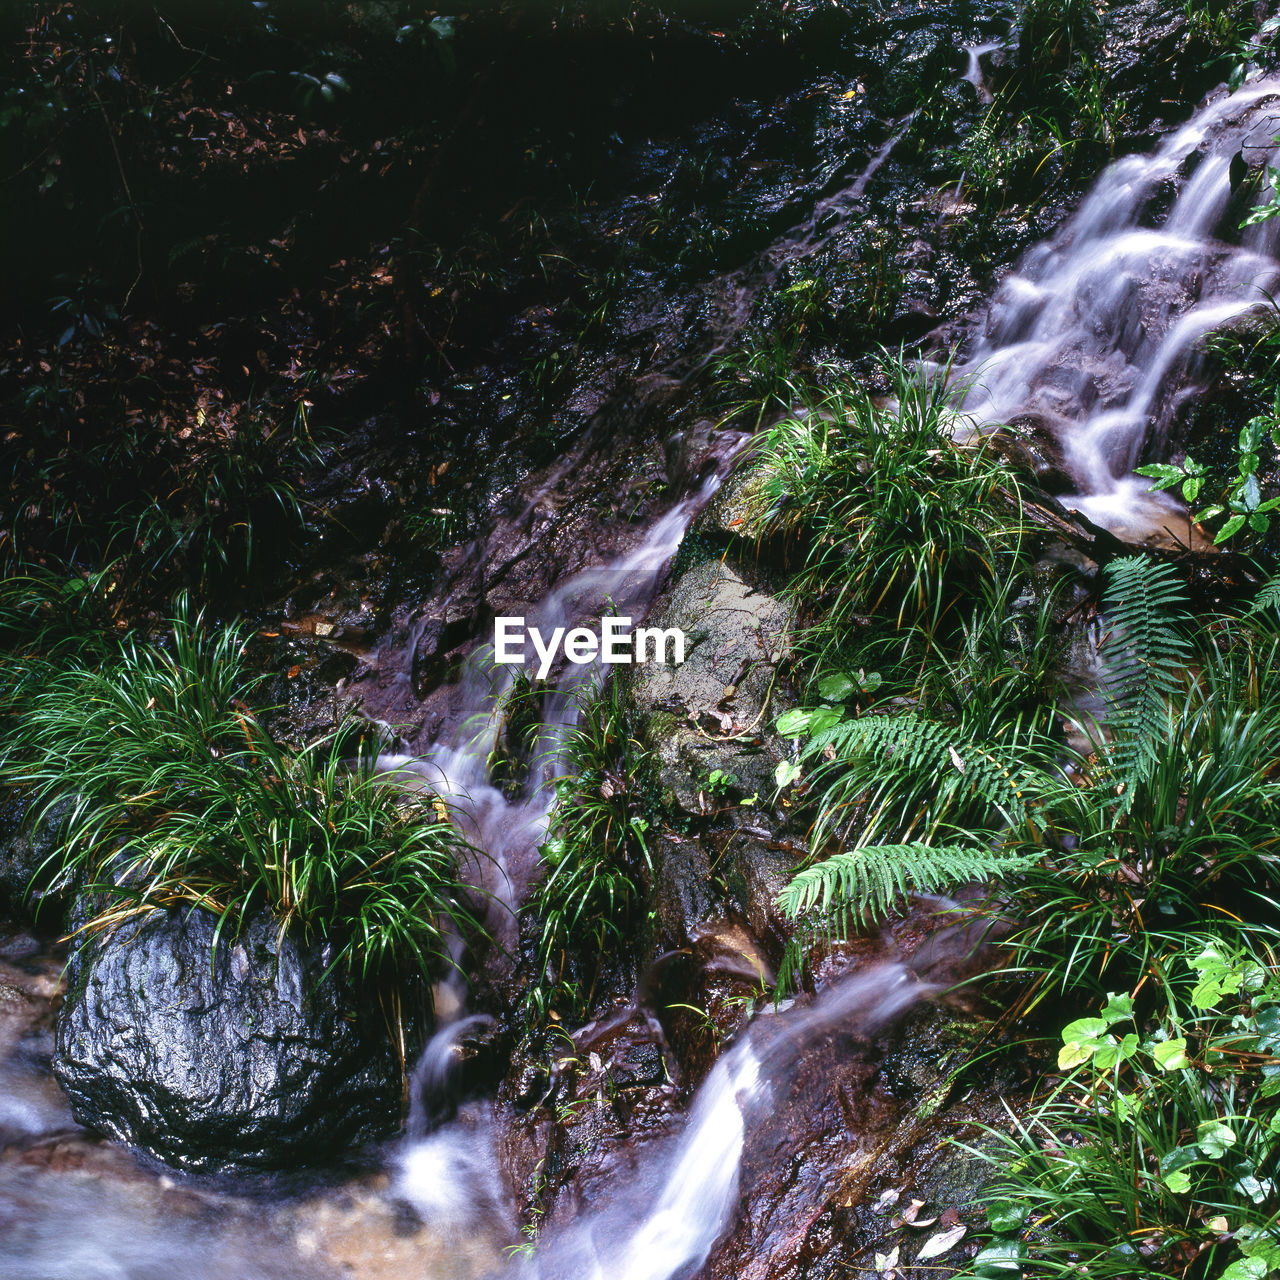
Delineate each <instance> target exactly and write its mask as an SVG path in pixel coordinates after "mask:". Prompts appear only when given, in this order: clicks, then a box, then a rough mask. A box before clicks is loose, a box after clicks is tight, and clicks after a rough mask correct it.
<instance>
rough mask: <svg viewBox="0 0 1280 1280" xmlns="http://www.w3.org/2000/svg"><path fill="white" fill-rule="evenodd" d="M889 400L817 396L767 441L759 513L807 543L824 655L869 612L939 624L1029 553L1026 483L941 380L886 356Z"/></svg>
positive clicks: (861, 391)
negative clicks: (1024, 550)
mask: <svg viewBox="0 0 1280 1280" xmlns="http://www.w3.org/2000/svg"><path fill="white" fill-rule="evenodd" d="M884 370H885V374H886V376H887V378H888V380H889V383H890V387H891V391H892V396H891V399H890V401H889V402H888V403H887V404H884V405H878V404H877V403H876V401H875V400H874V399H873V398H872V396H871V394H870V392H869V391H867V390H866V389H865V388H863V387H860V386H855V385H852V384H850V383H841V384H838V385H837V386H835V387H833V388H832V389H831V390H829V391H826V392H814V393H810V394H809V395H808V396H807V398H806V399H805V400H804V402H803V403H802V404H801V405H800V407H799V408H798V409H797V411H796V412H794V413H792V414H791V415H790V416H788V417H786V418H784V419H783V420H782V421H781V422H779V423H777V424H776V425H775V426H773V427H770V428H769V429H768V430H767V431H766V432H765V433H764V435H763V439H762V441H761V444H760V448H759V459H760V464H761V465H762V467H763V469H764V477H765V478H764V482H763V483H762V484H761V486H760V488H759V490H758V497H757V500H756V506H755V510H754V512H753V522H754V525H755V529H756V531H757V532H758V533H759V534H762V535H766V534H771V535H778V536H781V537H782V538H784V539H786V540H788V541H790V542H792V543H794V544H796V545H797V546H798V547H800V548H801V550H799V551H798V553H797V554H798V555H799V556H800V558H801V564H800V568H799V570H798V572H797V573H796V575H795V578H794V579H793V582H792V588H791V589H792V591H793V592H794V593H795V594H796V595H797V596H799V597H800V598H801V599H802V600H803V601H805V602H806V603H807V604H808V606H809V607H810V610H811V612H812V613H813V614H814V615H816V616H817V617H819V618H820V619H821V621H820V623H818V624H817V625H816V626H815V627H814V628H813V630H812V632H811V642H812V648H813V651H814V652H815V653H816V654H818V655H819V656H821V655H822V654H824V653H826V652H828V651H829V650H830V649H831V648H833V647H835V646H838V645H839V643H840V642H841V641H842V639H843V638H844V637H847V636H848V635H849V634H850V633H851V632H853V631H855V630H856V629H857V628H858V627H859V626H860V625H861V624H862V623H863V622H864V621H865V619H866V617H867V616H868V615H877V614H878V615H881V616H883V617H885V618H888V619H892V620H893V621H894V623H895V624H896V625H898V626H902V625H903V624H912V623H915V624H919V625H921V626H922V627H924V628H925V630H926V631H927V632H929V633H932V632H934V631H935V630H936V629H937V627H938V626H939V624H940V623H941V622H942V620H943V619H944V618H945V617H946V616H947V615H948V613H949V612H950V611H952V610H954V609H955V608H956V606H957V605H958V604H960V603H961V602H962V601H964V600H966V599H968V598H969V597H970V596H971V595H972V594H973V593H974V592H975V590H977V589H979V585H980V584H981V583H983V582H993V581H998V580H999V579H1000V578H1002V577H1003V576H1004V574H1005V572H1006V570H1007V569H1008V567H1009V564H1010V562H1011V561H1013V560H1014V559H1016V557H1017V555H1018V552H1019V550H1020V548H1021V541H1022V522H1021V496H1020V492H1019V489H1018V485H1017V482H1016V480H1015V479H1014V478H1013V477H1012V476H1011V475H1010V473H1009V472H1008V470H1007V469H1006V468H1005V467H1004V466H1002V465H1001V463H1000V461H999V460H998V458H997V457H996V455H995V453H994V452H993V451H992V450H991V449H990V448H989V447H988V443H987V438H986V437H984V436H980V435H976V434H972V435H971V434H969V431H968V425H969V424H967V423H966V422H965V421H964V420H963V419H962V418H961V417H960V415H959V414H958V413H957V412H956V411H955V410H954V408H953V407H952V404H953V396H954V389H952V390H948V388H947V387H946V385H945V383H946V380H945V377H943V376H940V375H939V376H935V375H932V374H930V373H927V372H924V371H920V370H915V369H912V368H910V367H909V366H908V365H907V363H906V362H905V360H904V359H903V358H902V357H901V356H898V357H888V356H886V357H885V359H884Z"/></svg>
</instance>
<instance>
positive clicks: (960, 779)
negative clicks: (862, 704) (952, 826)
mask: <svg viewBox="0 0 1280 1280" xmlns="http://www.w3.org/2000/svg"><path fill="white" fill-rule="evenodd" d="M805 755H806V756H808V757H812V756H815V755H816V756H820V757H825V758H827V759H830V760H831V764H830V765H828V766H825V767H824V770H823V771H824V772H829V773H830V772H834V773H835V775H836V776H835V777H834V778H833V779H832V781H831V783H830V785H829V786H827V788H826V790H825V792H824V794H823V800H822V812H821V814H820V816H819V819H818V822H817V823H816V824H815V829H814V845H815V847H818V846H820V845H821V844H823V843H825V841H826V839H827V838H828V837H829V836H830V835H831V832H832V826H833V820H834V819H835V817H836V815H837V814H838V812H839V811H841V810H842V809H844V808H845V807H847V806H848V804H849V803H850V802H851V801H852V800H853V799H854V797H855V796H856V795H858V794H859V793H869V794H868V796H867V798H868V800H869V802H870V804H871V807H872V809H873V810H878V811H882V812H887V811H888V809H890V808H893V809H895V810H896V812H897V814H898V815H899V818H901V819H904V820H905V821H903V823H902V825H903V826H904V827H907V828H909V827H911V826H912V825H913V818H912V816H911V813H910V811H911V810H912V809H913V808H914V809H915V810H916V811H918V812H920V813H924V812H926V811H927V813H928V814H929V815H930V817H929V819H928V820H927V821H928V823H929V824H936V823H937V822H938V821H940V820H942V819H943V818H944V817H945V816H947V815H948V814H951V813H954V812H955V811H956V810H958V809H962V808H970V807H971V806H974V805H978V806H985V807H987V808H989V809H993V810H995V811H996V813H997V814H998V815H999V816H1000V818H1001V819H1002V820H1003V821H1004V822H1006V823H1008V824H1010V825H1018V824H1020V823H1021V822H1022V821H1023V820H1024V819H1025V817H1026V813H1027V803H1026V799H1025V796H1024V781H1025V773H1026V770H1025V768H1024V767H1023V766H1021V765H1019V764H1016V763H1014V762H1012V761H1007V760H1005V759H1002V758H1001V756H999V755H997V754H996V753H995V752H993V751H991V750H989V749H988V748H986V747H985V746H983V745H981V744H979V743H975V742H974V741H973V740H972V738H970V737H969V736H967V735H966V734H965V733H964V732H963V731H962V730H960V729H958V728H954V727H950V726H947V725H942V724H938V723H936V722H934V721H931V720H924V719H921V718H920V717H919V716H916V715H899V716H861V717H858V718H856V719H851V720H842V721H841V722H840V723H838V724H836V725H833V726H831V727H830V728H827V729H825V730H822V731H820V732H818V733H815V734H814V735H813V737H812V738H810V739H809V741H808V743H807V744H806V745H805ZM864 838H865V837H864Z"/></svg>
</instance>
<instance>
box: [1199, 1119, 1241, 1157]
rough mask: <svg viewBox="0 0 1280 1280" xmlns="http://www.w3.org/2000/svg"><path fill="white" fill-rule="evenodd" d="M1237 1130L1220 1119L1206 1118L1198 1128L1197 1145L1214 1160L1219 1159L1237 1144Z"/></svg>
mask: <svg viewBox="0 0 1280 1280" xmlns="http://www.w3.org/2000/svg"><path fill="white" fill-rule="evenodd" d="M1235 1142H1236V1135H1235V1131H1234V1130H1233V1129H1231V1127H1230V1126H1229V1125H1225V1124H1223V1123H1221V1121H1218V1120H1206V1121H1205V1122H1204V1123H1203V1124H1201V1125H1200V1126H1199V1128H1197V1129H1196V1145H1197V1146H1198V1147H1199V1148H1200V1150H1201V1151H1203V1152H1204V1153H1205V1155H1207V1156H1208V1157H1209V1158H1210V1159H1212V1160H1219V1159H1221V1158H1222V1157H1223V1156H1224V1155H1226V1153H1227V1149H1228V1148H1229V1147H1233V1146H1235Z"/></svg>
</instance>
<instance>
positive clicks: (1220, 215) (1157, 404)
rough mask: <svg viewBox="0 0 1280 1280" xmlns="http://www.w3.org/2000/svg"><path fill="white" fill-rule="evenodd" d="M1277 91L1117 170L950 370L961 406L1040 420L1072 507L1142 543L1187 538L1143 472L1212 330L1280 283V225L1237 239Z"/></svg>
mask: <svg viewBox="0 0 1280 1280" xmlns="http://www.w3.org/2000/svg"><path fill="white" fill-rule="evenodd" d="M1278 100H1280V78H1275V77H1272V78H1268V79H1263V80H1259V81H1257V82H1255V83H1253V84H1250V85H1246V86H1245V87H1244V88H1242V89H1239V90H1238V91H1237V92H1236V93H1234V94H1231V95H1226V96H1220V97H1216V98H1215V99H1213V100H1212V101H1210V102H1209V103H1208V105H1206V106H1205V107H1203V108H1202V109H1201V110H1200V111H1199V112H1198V113H1197V114H1196V115H1195V116H1194V117H1193V118H1192V119H1191V120H1190V121H1188V122H1187V123H1186V124H1185V125H1183V126H1182V127H1181V128H1179V129H1177V130H1175V131H1174V132H1173V133H1171V134H1170V135H1169V137H1168V138H1166V139H1165V141H1164V142H1163V143H1162V144H1161V145H1160V147H1159V148H1158V149H1157V150H1156V151H1155V152H1154V153H1153V154H1152V155H1149V156H1127V157H1125V158H1124V159H1122V160H1117V161H1115V162H1114V163H1112V164H1111V165H1110V166H1108V168H1107V169H1105V170H1104V171H1103V173H1102V175H1101V176H1100V177H1099V179H1098V180H1097V182H1096V183H1095V184H1094V186H1093V188H1092V190H1091V191H1090V192H1089V194H1088V195H1087V196H1086V198H1085V200H1084V202H1083V203H1082V204H1081V206H1080V208H1079V209H1078V210H1077V212H1076V213H1075V214H1074V215H1073V216H1072V217H1070V218H1069V219H1067V221H1066V222H1065V223H1064V224H1063V226H1062V227H1061V229H1060V230H1059V231H1058V232H1057V234H1056V235H1055V236H1054V237H1053V238H1052V239H1051V240H1049V241H1047V242H1045V243H1042V244H1040V245H1037V246H1036V247H1034V248H1033V249H1031V250H1030V251H1029V252H1028V253H1027V254H1026V255H1025V257H1024V259H1023V261H1022V263H1021V265H1020V267H1019V269H1018V270H1017V271H1016V272H1015V273H1014V274H1013V275H1012V276H1010V277H1009V278H1008V279H1006V280H1005V282H1004V283H1003V284H1002V285H1001V287H1000V289H999V291H998V292H997V293H996V295H995V297H994V298H993V299H992V301H991V304H990V306H989V308H988V310H987V312H986V315H985V316H984V317H983V320H982V322H981V329H980V331H979V332H978V333H977V334H976V335H975V337H974V338H973V339H972V341H971V343H970V346H969V348H968V349H967V351H966V352H965V357H964V362H963V364H961V365H959V366H958V367H957V368H955V369H954V370H953V374H952V376H953V378H954V379H956V380H957V382H958V383H959V384H960V385H961V386H962V387H964V388H965V394H964V399H963V408H964V411H965V412H966V413H967V414H970V415H972V416H973V417H974V418H975V419H976V420H977V421H978V422H979V423H1011V424H1013V425H1015V426H1031V427H1033V428H1035V429H1038V430H1043V431H1046V432H1047V433H1048V434H1049V435H1050V436H1052V437H1053V438H1055V439H1056V440H1057V442H1058V444H1059V446H1060V448H1061V450H1062V455H1063V462H1064V464H1065V467H1066V469H1067V470H1068V472H1069V473H1070V475H1071V476H1072V478H1073V480H1074V482H1075V486H1076V491H1075V492H1074V493H1070V494H1063V495H1062V501H1063V502H1064V504H1065V505H1067V506H1069V507H1073V508H1075V509H1077V510H1079V511H1080V512H1082V513H1083V514H1084V515H1086V516H1087V517H1089V518H1090V519H1091V520H1093V521H1095V522H1096V523H1097V524H1099V525H1102V526H1104V527H1106V528H1109V529H1111V530H1113V531H1114V532H1116V533H1118V534H1121V535H1122V536H1127V537H1128V538H1130V539H1131V540H1134V541H1141V540H1144V539H1158V540H1168V539H1173V540H1176V541H1182V542H1186V541H1188V530H1187V526H1188V520H1187V514H1186V512H1185V510H1184V509H1183V508H1182V507H1181V506H1180V505H1179V504H1178V503H1177V502H1176V501H1175V500H1174V499H1173V498H1172V497H1170V496H1168V495H1166V494H1152V493H1150V492H1149V489H1150V483H1149V482H1148V481H1146V480H1144V479H1142V478H1140V477H1138V476H1135V475H1134V469H1135V467H1137V466H1139V465H1140V464H1141V463H1142V462H1143V461H1144V459H1148V458H1150V457H1152V456H1155V455H1157V454H1159V453H1160V451H1161V450H1162V449H1163V448H1164V446H1165V444H1166V440H1167V433H1168V431H1169V428H1170V426H1171V425H1172V423H1173V420H1174V417H1175V415H1176V412H1177V409H1178V407H1179V405H1180V404H1181V403H1182V402H1183V400H1184V399H1185V397H1186V396H1187V395H1189V394H1193V393H1194V392H1195V390H1197V389H1198V388H1196V387H1195V386H1194V377H1195V365H1194V357H1195V355H1196V353H1197V351H1198V349H1199V348H1200V346H1201V345H1202V343H1203V341H1204V339H1205V338H1206V337H1207V336H1208V335H1209V334H1211V333H1213V332H1214V331H1216V330H1220V329H1222V328H1224V327H1226V326H1228V325H1230V324H1232V323H1234V322H1238V321H1240V320H1241V319H1243V318H1244V317H1246V316H1248V315H1249V314H1250V313H1251V312H1255V311H1258V310H1260V309H1262V308H1264V307H1266V306H1267V305H1268V301H1269V297H1268V295H1269V294H1271V293H1273V292H1274V291H1275V289H1276V287H1277V284H1280V262H1277V261H1276V257H1275V251H1276V242H1277V236H1278V234H1280V222H1277V221H1270V222H1264V223H1260V224H1258V225H1256V226H1253V227H1250V228H1247V229H1246V230H1245V231H1244V233H1243V234H1241V233H1240V232H1239V230H1238V227H1237V225H1236V224H1237V223H1238V222H1239V220H1240V214H1239V210H1238V208H1235V209H1234V210H1233V208H1232V206H1233V201H1232V195H1233V185H1232V172H1233V169H1237V168H1238V165H1233V163H1232V158H1233V157H1243V159H1244V161H1245V162H1247V163H1248V164H1249V165H1250V166H1253V165H1256V164H1258V163H1260V162H1262V161H1264V160H1265V161H1267V162H1268V163H1275V156H1274V153H1275V150H1276V144H1275V141H1274V137H1273V135H1274V134H1275V133H1276V132H1277V131H1280V120H1278V118H1277V101H1278ZM1238 181H1239V179H1238V177H1237V182H1238ZM1171 188H1174V189H1176V191H1177V194H1176V196H1175V198H1174V200H1173V202H1172V205H1171V206H1170V207H1169V210H1168V213H1167V214H1166V215H1165V216H1163V217H1160V216H1158V215H1157V214H1156V213H1154V210H1155V209H1157V208H1158V207H1159V206H1160V204H1161V200H1162V198H1165V197H1167V194H1168V192H1169V190H1170V189H1171Z"/></svg>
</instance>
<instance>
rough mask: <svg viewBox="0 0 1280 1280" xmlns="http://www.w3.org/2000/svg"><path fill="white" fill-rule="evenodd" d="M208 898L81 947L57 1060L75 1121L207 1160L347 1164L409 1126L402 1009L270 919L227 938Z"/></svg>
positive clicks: (155, 1149) (182, 1157)
mask: <svg viewBox="0 0 1280 1280" xmlns="http://www.w3.org/2000/svg"><path fill="white" fill-rule="evenodd" d="M215 928H216V921H215V919H214V917H213V916H212V915H210V914H209V913H208V912H206V911H204V910H201V909H198V908H197V909H185V908H172V909H169V910H166V911H159V910H157V911H153V912H151V913H150V914H149V915H146V916H143V917H141V918H139V919H135V920H132V921H128V922H126V923H125V924H123V925H121V926H120V927H119V928H117V929H116V930H115V931H114V932H112V933H110V934H109V935H106V936H103V937H99V938H96V939H94V940H92V941H90V942H88V943H87V944H86V945H85V946H84V947H83V948H82V949H81V951H80V953H79V954H78V955H77V957H76V958H75V960H74V962H73V964H72V966H71V973H70V989H69V991H68V994H67V998H66V1002H65V1004H64V1006H63V1008H62V1011H61V1014H60V1016H59V1020H58V1028H57V1050H56V1053H55V1056H54V1071H55V1073H56V1074H57V1077H58V1079H59V1081H60V1082H61V1084H62V1087H63V1089H64V1090H65V1091H66V1093H67V1096H68V1097H69V1098H70V1100H71V1105H72V1110H73V1112H74V1114H75V1118H76V1119H77V1120H78V1121H79V1122H80V1123H81V1124H84V1125H86V1126H88V1127H90V1128H93V1129H96V1130H99V1131H101V1132H103V1133H106V1134H109V1135H110V1136H112V1137H114V1138H118V1139H121V1140H122V1141H124V1142H128V1143H130V1144H132V1145H133V1146H135V1147H138V1148H140V1149H142V1150H143V1151H145V1152H147V1153H149V1154H150V1155H152V1156H155V1157H158V1158H159V1159H161V1160H163V1161H166V1162H168V1163H170V1164H174V1165H178V1166H180V1167H183V1168H186V1169H193V1170H220V1169H278V1168H284V1167H287V1166H293V1165H297V1164H300V1163H312V1162H314V1163H322V1162H325V1161H328V1160H332V1159H333V1158H334V1157H336V1156H338V1155H340V1154H341V1153H342V1152H343V1150H344V1149H345V1148H347V1147H349V1146H350V1145H352V1144H355V1143H359V1142H363V1141H367V1140H370V1139H374V1138H379V1137H383V1136H385V1135H387V1134H390V1133H392V1132H394V1131H395V1130H396V1129H397V1128H398V1127H399V1124H400V1118H401V1103H402V1096H403V1078H404V1073H403V1069H402V1066H401V1061H400V1057H399V1054H398V1052H397V1051H396V1049H395V1047H394V1045H393V1041H392V1037H391V1034H390V1033H389V1030H388V1026H387V1021H386V1018H385V1017H384V1015H383V1012H382V1011H381V1009H380V1007H379V1002H378V1001H377V1000H376V999H370V998H369V996H368V993H366V992H362V991H361V990H359V989H357V988H356V987H355V986H353V985H352V984H351V983H349V982H348V981H347V980H345V979H344V978H342V977H340V976H338V975H337V974H334V973H330V974H327V975H326V973H325V969H326V962H325V954H324V949H323V948H322V947H320V946H301V945H299V944H297V943H295V941H294V940H293V939H292V938H290V937H288V936H285V937H281V935H280V929H279V926H278V925H277V924H276V923H275V922H274V921H273V920H272V919H271V918H270V917H268V916H260V917H257V918H255V919H253V920H252V921H250V923H249V924H248V925H247V926H246V927H245V928H244V930H243V931H242V932H241V934H240V936H239V938H237V939H235V940H229V939H227V938H223V939H220V940H219V941H218V943H217V946H216V947H215V946H214V932H215Z"/></svg>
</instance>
